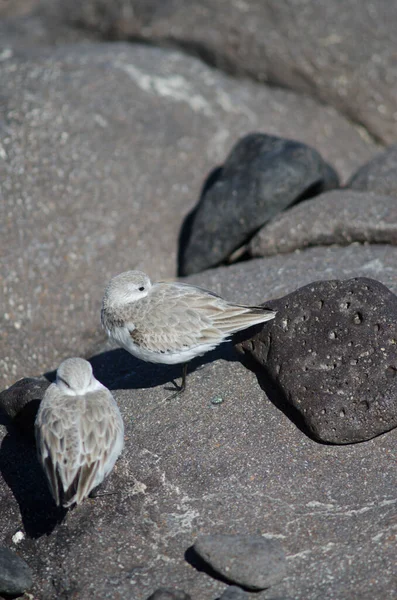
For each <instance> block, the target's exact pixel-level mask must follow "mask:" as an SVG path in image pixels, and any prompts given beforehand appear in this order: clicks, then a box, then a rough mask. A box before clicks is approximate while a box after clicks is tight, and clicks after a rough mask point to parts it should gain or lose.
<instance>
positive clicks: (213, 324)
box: [101, 271, 276, 398]
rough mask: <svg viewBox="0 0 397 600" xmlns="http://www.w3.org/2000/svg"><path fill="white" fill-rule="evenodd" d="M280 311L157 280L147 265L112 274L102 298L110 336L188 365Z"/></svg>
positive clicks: (155, 359) (140, 353)
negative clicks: (148, 270) (140, 269)
mask: <svg viewBox="0 0 397 600" xmlns="http://www.w3.org/2000/svg"><path fill="white" fill-rule="evenodd" d="M275 315H276V313H275V312H274V311H273V310H271V309H269V308H265V307H262V306H245V305H242V304H233V303H231V302H228V301H227V300H224V299H223V298H222V297H221V296H218V295H217V294H215V293H214V292H210V291H208V290H206V289H203V288H201V287H197V286H195V285H190V284H188V283H183V282H180V281H175V282H166V281H159V282H157V283H152V282H151V281H150V278H149V277H148V275H146V273H143V272H142V271H126V272H125V273H121V274H120V275H117V276H116V277H113V279H111V280H110V282H109V283H108V285H107V286H106V289H105V293H104V296H103V300H102V309H101V321H102V325H103V327H104V329H105V330H106V332H107V334H108V336H109V337H110V338H112V339H113V340H115V341H116V342H117V343H118V344H119V345H120V346H122V347H123V348H124V349H125V350H127V351H128V352H130V353H131V354H132V355H133V356H135V357H137V358H139V359H141V360H144V361H148V362H152V363H163V364H179V363H183V372H182V383H181V386H180V388H179V390H178V391H177V392H176V393H175V394H173V395H172V396H170V398H172V397H175V396H176V395H178V394H180V393H182V392H183V391H184V390H185V389H186V373H187V365H188V362H189V361H190V360H192V359H193V358H195V357H196V356H202V355H203V354H205V353H206V352H208V351H210V350H212V349H214V348H215V347H216V346H218V345H219V344H221V343H222V342H224V341H226V340H228V339H229V338H230V336H231V335H232V334H233V333H236V332H238V331H242V330H244V329H247V328H249V327H251V326H253V325H256V324H258V323H264V322H265V321H269V320H270V319H273V318H274V317H275Z"/></svg>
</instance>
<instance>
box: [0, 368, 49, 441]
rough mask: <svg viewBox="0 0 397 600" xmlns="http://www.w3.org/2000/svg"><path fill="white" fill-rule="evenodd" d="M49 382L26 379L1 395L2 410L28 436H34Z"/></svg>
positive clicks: (0, 405) (31, 378)
mask: <svg viewBox="0 0 397 600" xmlns="http://www.w3.org/2000/svg"><path fill="white" fill-rule="evenodd" d="M49 385H50V383H49V381H46V380H45V379H38V378H37V379H36V378H34V377H25V378H24V379H20V380H19V381H17V382H16V383H14V385H12V386H11V387H10V388H8V389H6V390H3V391H2V392H1V393H0V410H2V411H3V412H4V413H5V414H6V415H7V416H8V417H9V418H10V419H12V420H13V421H14V424H15V425H16V426H17V427H18V428H19V429H21V431H22V432H23V433H25V434H27V435H31V436H32V435H34V421H35V418H36V414H37V410H38V408H39V405H40V402H41V400H42V399H43V396H44V393H45V391H46V389H47V388H48V386H49Z"/></svg>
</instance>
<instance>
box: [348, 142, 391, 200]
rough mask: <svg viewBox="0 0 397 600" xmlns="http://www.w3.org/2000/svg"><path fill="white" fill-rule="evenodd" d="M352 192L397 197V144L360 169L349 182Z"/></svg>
mask: <svg viewBox="0 0 397 600" xmlns="http://www.w3.org/2000/svg"><path fill="white" fill-rule="evenodd" d="M347 185H348V187H350V188H352V189H354V190H363V191H369V192H376V193H377V194H384V195H388V196H394V197H396V196H397V144H395V145H394V146H390V148H388V149H387V150H385V152H382V153H381V154H379V155H378V156H375V158H373V159H372V160H370V161H369V162H368V163H367V164H365V165H363V166H362V167H360V169H359V170H358V171H357V173H355V174H354V175H353V176H352V177H351V179H350V180H349V182H348V183H347Z"/></svg>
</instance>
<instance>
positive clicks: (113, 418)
mask: <svg viewBox="0 0 397 600" xmlns="http://www.w3.org/2000/svg"><path fill="white" fill-rule="evenodd" d="M35 434H36V446H37V452H38V457H39V461H40V463H41V465H42V466H43V469H44V471H45V474H46V476H47V479H48V483H49V487H50V490H51V493H52V495H53V498H54V500H55V502H56V504H57V506H61V505H62V506H64V507H65V508H67V507H69V506H71V505H72V504H80V503H81V502H82V501H83V500H84V498H86V497H87V496H88V495H89V493H90V492H91V491H92V490H93V489H94V488H95V487H97V486H98V485H99V484H100V483H101V482H102V481H103V480H104V478H105V477H106V476H107V475H109V473H110V471H111V470H112V469H113V467H114V464H115V462H116V460H117V458H118V457H119V455H120V454H121V451H122V449H123V445H124V425H123V420H122V418H121V414H120V411H119V409H118V406H117V404H116V402H115V400H114V398H113V396H112V394H111V393H110V392H109V390H108V389H107V388H106V387H105V386H103V385H102V384H101V383H100V382H99V381H98V380H97V379H95V377H94V375H93V373H92V367H91V365H90V363H89V362H88V361H86V360H83V359H82V358H68V359H67V360H64V361H63V362H62V363H61V364H60V365H59V367H58V370H57V376H56V383H53V384H52V385H50V387H49V388H48V389H47V391H46V393H45V394H44V397H43V400H42V401H41V403H40V407H39V411H38V413H37V417H36V421H35Z"/></svg>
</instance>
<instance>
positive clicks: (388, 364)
mask: <svg viewBox="0 0 397 600" xmlns="http://www.w3.org/2000/svg"><path fill="white" fill-rule="evenodd" d="M267 305H268V306H269V307H271V308H273V309H275V310H277V315H276V318H275V319H274V320H273V321H270V322H269V324H267V323H266V324H265V325H264V327H263V329H262V331H261V332H260V333H259V334H257V335H256V336H254V337H253V338H252V339H251V340H250V341H245V342H243V343H242V344H241V345H240V347H241V348H242V349H243V350H244V351H245V352H247V353H248V354H251V355H252V356H253V357H254V358H255V359H256V360H257V361H258V362H259V363H260V364H261V365H263V367H264V368H265V371H266V375H267V376H270V377H271V379H272V380H273V382H275V383H276V385H277V388H278V389H279V390H280V391H281V392H282V397H283V402H285V403H286V405H290V406H292V407H293V409H294V410H296V411H298V413H300V415H301V417H303V420H304V423H305V425H306V427H307V428H308V429H309V430H310V432H311V433H312V434H313V436H314V437H316V438H317V439H319V440H321V441H323V442H331V443H335V444H348V443H352V442H360V441H364V440H368V439H371V438H373V437H375V436H377V435H379V434H381V433H384V432H386V431H389V430H390V429H393V427H396V426H397V377H396V376H395V375H396V374H397V297H396V296H395V295H394V294H393V293H392V292H391V291H390V290H389V289H388V288H387V287H385V286H384V285H382V284H381V283H380V282H378V281H375V280H373V279H367V278H356V279H350V280H348V281H317V282H315V283H312V284H309V285H307V286H305V287H303V288H300V289H299V290H297V291H296V292H293V293H292V294H289V295H288V296H285V297H284V298H280V299H279V300H274V301H272V302H269V303H267Z"/></svg>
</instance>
